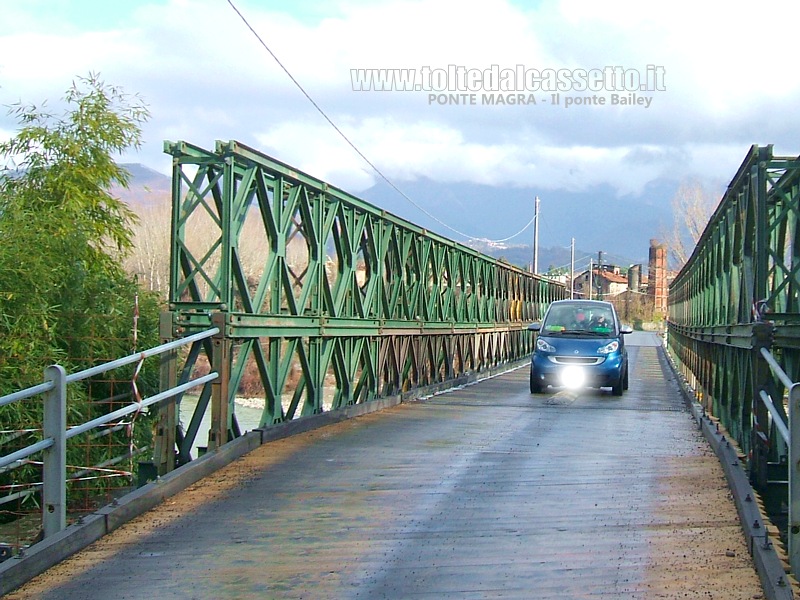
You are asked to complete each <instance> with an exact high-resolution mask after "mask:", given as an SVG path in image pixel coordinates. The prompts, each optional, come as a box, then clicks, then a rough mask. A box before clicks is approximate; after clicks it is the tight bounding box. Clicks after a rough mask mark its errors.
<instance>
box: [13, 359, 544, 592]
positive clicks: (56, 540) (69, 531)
mask: <svg viewBox="0 0 800 600" xmlns="http://www.w3.org/2000/svg"><path fill="white" fill-rule="evenodd" d="M528 361H529V359H528V358H525V359H522V360H519V361H515V362H513V363H506V364H504V365H500V366H498V367H494V368H491V369H487V370H486V371H483V372H480V373H472V374H468V375H464V376H461V377H458V378H456V379H452V380H449V381H446V382H441V383H437V384H434V385H430V386H426V387H424V388H418V389H414V390H411V391H409V392H406V393H403V394H400V395H397V396H390V397H388V398H379V399H376V400H371V401H369V402H365V403H363V404H354V405H351V406H347V407H344V408H342V409H339V410H335V411H331V412H327V413H322V414H319V415H310V416H307V417H300V418H297V419H293V420H292V421H289V422H287V423H281V424H278V425H273V426H271V427H267V428H264V429H254V430H253V431H249V432H247V433H246V434H245V435H243V436H242V437H239V438H236V439H235V440H233V441H232V442H229V443H227V444H225V445H224V446H223V447H221V448H219V449H218V450H216V451H214V452H209V453H206V454H204V455H203V456H201V457H200V458H198V459H196V460H193V461H192V462H190V463H188V464H186V465H183V466H182V467H179V468H178V469H175V470H174V471H172V472H171V473H168V474H167V475H164V476H163V477H159V478H158V479H157V480H156V481H153V482H150V483H148V484H147V485H144V486H142V487H140V488H139V489H137V490H135V491H133V492H131V493H130V494H127V495H125V496H123V497H122V498H120V499H119V500H116V501H115V502H113V503H112V504H109V505H107V506H104V507H102V508H100V509H99V510H97V511H95V512H94V513H92V514H90V515H88V516H85V517H83V518H82V519H81V520H80V521H78V522H76V523H73V524H72V525H70V526H69V527H67V528H66V529H65V530H64V531H62V532H60V533H58V534H56V535H54V536H51V537H49V538H47V539H46V540H43V541H41V542H39V543H37V544H34V545H33V546H31V547H30V548H28V549H27V550H26V551H25V553H24V554H21V555H18V556H15V557H13V558H10V559H8V560H6V561H5V562H3V563H0V596H3V595H5V594H7V593H9V592H11V591H13V590H14V589H16V588H18V587H19V586H21V585H22V584H24V583H25V582H27V581H30V580H31V579H33V578H34V577H36V576H37V575H40V574H42V573H44V572H45V571H46V570H47V569H49V568H50V567H53V566H55V565H56V564H58V563H60V562H61V561H63V560H64V559H66V558H68V557H69V556H71V555H72V554H75V553H76V552H78V551H80V550H83V549H84V548H86V547H87V546H89V545H90V544H92V543H93V542H96V541H97V540H99V539H100V538H101V537H103V536H104V535H106V534H108V533H111V532H112V531H114V530H115V529H117V528H118V527H120V526H121V525H123V524H124V523H127V522H128V521H130V520H132V519H133V518H135V517H138V516H139V515H141V514H142V513H145V512H147V511H148V510H150V509H151V508H153V507H155V506H157V505H158V504H161V503H162V502H163V501H164V500H166V499H167V498H169V497H171V496H174V495H175V494H177V493H178V492H180V491H182V490H184V489H186V488H187V487H189V486H190V485H192V484H194V483H197V482H198V481H200V480H201V479H202V478H203V477H206V476H208V475H210V474H211V473H213V472H214V471H218V470H219V469H221V468H222V467H224V466H226V465H228V464H230V463H232V462H233V461H235V460H236V459H237V458H240V457H242V456H244V455H245V454H247V453H249V452H252V451H253V450H255V449H256V448H258V447H259V446H261V445H262V444H265V443H267V442H271V441H274V440H279V439H282V438H286V437H289V436H292V435H296V434H298V433H303V432H306V431H311V430H314V429H319V428H320V427H325V426H326V425H332V424H334V423H339V422H341V421H345V420H347V419H352V418H353V417H358V416H361V415H365V414H369V413H372V412H376V411H379V410H384V409H386V408H390V407H392V406H397V405H398V404H401V403H403V402H410V401H414V400H417V399H420V398H423V397H425V396H429V395H432V394H435V393H439V392H443V391H445V390H447V389H451V388H456V387H460V386H463V385H467V384H470V383H475V382H477V381H480V380H482V379H488V378H489V377H493V376H495V375H498V374H500V373H504V372H506V371H511V370H514V369H517V368H519V367H521V366H524V365H525V364H527V363H528Z"/></svg>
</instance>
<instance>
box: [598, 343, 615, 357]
mask: <svg viewBox="0 0 800 600" xmlns="http://www.w3.org/2000/svg"><path fill="white" fill-rule="evenodd" d="M617 350H619V342H618V341H617V340H614V341H613V342H609V343H608V344H606V345H605V346H603V347H602V348H598V350H597V353H598V354H611V353H612V352H616V351H617Z"/></svg>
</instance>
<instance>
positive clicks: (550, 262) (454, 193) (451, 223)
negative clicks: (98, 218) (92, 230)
mask: <svg viewBox="0 0 800 600" xmlns="http://www.w3.org/2000/svg"><path fill="white" fill-rule="evenodd" d="M122 166H124V167H125V168H126V169H127V170H128V172H129V173H130V175H131V179H130V182H129V186H128V188H127V189H115V190H114V193H115V194H116V195H117V196H118V197H120V198H121V199H123V200H125V201H126V202H127V203H128V204H129V205H131V206H132V207H133V208H134V210H136V207H137V206H142V207H146V206H150V205H152V204H155V203H162V202H169V198H170V194H171V180H170V178H169V177H168V176H166V175H164V174H162V173H159V172H158V171H155V170H153V169H151V168H149V167H146V166H144V165H141V164H135V163H131V164H124V165H122ZM398 187H400V188H401V189H402V190H403V193H404V194H405V195H406V196H407V197H408V198H410V199H411V200H412V201H413V204H412V202H410V201H409V200H408V199H407V198H404V197H403V196H401V195H400V194H399V193H398V192H397V191H396V190H394V189H392V188H391V187H390V186H389V185H388V184H385V183H379V184H377V185H375V186H373V187H371V188H369V189H367V190H365V191H363V192H361V193H358V194H354V195H356V196H358V197H360V198H362V199H363V200H365V201H367V202H369V203H371V204H373V205H374V206H376V207H378V208H380V209H382V210H386V211H387V212H390V213H393V214H395V215H397V216H399V217H402V218H404V219H406V220H408V221H411V222H413V223H416V224H417V225H419V226H421V227H424V228H426V229H428V230H430V231H435V232H437V233H439V234H441V235H443V236H445V237H448V238H450V239H454V240H456V241H460V242H461V243H464V244H465V245H469V246H471V247H474V248H475V249H476V250H479V251H480V252H483V253H486V254H489V255H490V256H494V257H497V258H504V259H505V260H507V261H508V262H509V263H511V264H514V265H517V266H520V267H523V268H528V267H529V266H530V265H531V263H532V261H533V258H532V257H533V227H532V226H531V227H529V228H528V229H526V230H525V231H524V232H522V233H521V234H520V235H518V236H515V237H514V238H513V239H509V240H506V241H503V242H498V241H496V240H498V239H502V238H505V237H508V236H510V235H512V234H514V233H517V232H518V231H519V230H520V229H522V228H523V227H524V226H525V224H526V223H528V222H529V221H530V220H531V219H532V217H533V213H534V199H535V192H534V191H532V190H530V189H525V188H518V187H495V186H487V185H476V184H468V183H441V182H434V181H430V180H425V179H420V180H416V181H407V182H403V183H402V185H398ZM676 187H677V184H676V183H675V182H671V181H666V180H663V181H657V182H655V183H652V184H650V185H649V186H647V187H646V188H645V189H644V191H643V192H642V193H641V194H638V195H628V196H618V195H617V194H616V193H615V191H614V190H612V189H611V188H610V187H607V186H596V187H594V188H591V189H589V190H587V191H582V192H571V191H566V190H554V191H543V192H541V195H540V206H539V257H538V258H539V260H538V266H539V269H538V270H539V272H545V271H547V270H548V268H549V267H551V266H553V267H567V268H568V267H569V265H570V242H571V238H574V239H575V269H576V270H584V269H586V268H587V267H588V262H589V258H593V259H595V260H596V259H597V256H598V251H602V252H603V257H604V262H606V263H609V262H610V263H611V264H616V265H619V266H622V267H627V266H629V265H631V264H637V263H638V264H644V265H646V264H647V258H648V252H649V247H650V240H651V239H653V238H656V239H657V238H659V237H661V236H663V232H665V231H667V230H668V229H669V228H670V226H671V224H672V218H673V217H672V210H671V205H670V199H671V197H672V194H673V193H674V191H675V189H676ZM415 204H416V205H418V206H420V207H424V209H425V212H423V210H421V209H420V208H418V206H415ZM426 213H428V214H426ZM453 230H456V231H458V232H463V233H465V234H467V235H468V236H475V237H474V238H473V239H471V240H470V239H468V238H467V237H466V236H463V235H458V234H456V233H455V232H454V231H453Z"/></svg>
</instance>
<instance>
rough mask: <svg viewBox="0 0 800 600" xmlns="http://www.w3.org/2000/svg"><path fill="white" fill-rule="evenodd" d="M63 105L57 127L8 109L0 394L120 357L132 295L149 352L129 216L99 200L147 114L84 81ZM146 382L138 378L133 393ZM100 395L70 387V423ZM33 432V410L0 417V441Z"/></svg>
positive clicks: (152, 315)
mask: <svg viewBox="0 0 800 600" xmlns="http://www.w3.org/2000/svg"><path fill="white" fill-rule="evenodd" d="M64 100H65V103H66V108H65V110H64V113H63V115H61V116H56V115H54V114H51V113H49V112H46V111H45V110H44V108H43V106H44V105H42V107H37V106H34V105H23V104H18V105H15V106H14V107H12V109H11V111H10V112H11V114H12V115H14V116H16V118H17V120H18V123H19V125H20V129H19V130H18V132H17V133H16V135H14V136H13V137H12V138H11V139H10V140H8V141H6V142H4V143H2V144H0V161H1V162H0V165H2V170H0V240H3V241H2V244H0V393H9V392H12V391H14V390H16V389H20V388H24V387H28V386H30V385H34V384H37V383H41V381H42V377H43V370H44V368H45V367H46V366H47V365H49V364H52V363H55V362H58V363H60V364H62V365H64V366H65V368H67V370H68V371H69V370H77V369H79V368H80V369H82V368H86V367H87V366H90V365H91V364H92V363H93V362H99V361H101V360H108V359H109V358H116V357H119V356H123V355H125V354H128V353H129V352H130V351H131V349H132V348H131V345H132V341H131V337H132V336H131V328H132V321H133V311H134V302H135V298H136V297H137V295H138V296H139V299H140V307H139V311H140V317H139V324H140V329H141V334H140V340H141V341H140V343H141V345H142V346H144V345H145V344H148V345H155V343H157V340H158V310H159V307H158V304H157V302H156V300H155V298H153V297H149V296H147V295H146V294H140V293H139V290H138V288H137V286H136V284H135V282H134V281H133V280H132V279H131V278H130V277H128V276H127V275H126V274H125V272H124V270H123V269H122V266H121V260H120V256H121V255H123V254H124V253H125V252H126V251H127V250H128V249H129V248H130V247H131V241H132V239H131V235H132V234H131V226H132V223H133V222H134V221H135V215H134V214H133V213H132V212H131V211H130V209H129V208H128V207H127V206H126V205H125V204H124V203H123V202H122V201H121V200H119V199H117V198H115V197H113V196H112V195H111V194H110V193H109V191H108V190H109V189H110V188H111V187H112V186H113V185H115V184H116V185H122V186H124V185H126V183H127V181H128V173H127V172H126V171H125V170H124V169H123V168H122V167H120V166H119V165H117V164H116V162H115V161H114V158H113V157H114V155H118V154H120V153H122V152H124V151H125V150H127V149H129V148H138V147H139V145H140V143H141V129H140V125H141V124H142V123H143V122H144V121H145V120H146V118H147V116H148V113H147V109H146V107H145V106H144V104H143V103H142V102H141V100H140V99H138V98H136V97H131V96H127V95H125V94H124V93H123V92H122V91H121V90H119V89H118V88H114V87H108V86H106V85H105V84H104V83H103V82H102V81H101V80H100V78H99V77H98V76H97V75H94V74H91V75H89V76H88V77H87V78H81V79H78V81H77V82H76V83H73V85H72V87H71V88H70V89H69V90H68V91H67V93H66V96H65V98H64ZM155 380H156V377H155V376H154V375H152V374H149V373H146V374H143V375H142V376H141V377H140V379H139V381H140V383H139V388H140V389H143V390H147V389H148V386H149V385H152V382H154V381H155ZM148 382H150V383H148ZM103 387H104V386H103V385H102V384H98V383H94V384H92V387H91V388H89V387H88V384H87V387H78V386H75V385H70V386H69V400H68V420H69V421H70V422H75V421H76V420H79V419H81V418H85V417H86V416H87V414H89V412H90V411H97V407H96V406H93V405H92V404H91V402H90V400H91V397H92V396H94V397H95V398H97V397H98V396H101V395H102V394H103V393H104V390H103ZM40 423H41V403H40V402H35V401H30V402H23V403H15V404H13V405H9V406H7V407H3V408H2V409H0V429H3V430H6V431H11V430H17V431H21V430H24V429H27V428H33V429H35V428H37V427H40V426H41V425H40ZM16 437H19V436H16ZM7 441H8V440H7V439H6V438H3V439H0V444H3V443H4V442H7ZM29 441H30V440H29V439H26V438H25V437H24V436H22V437H21V438H20V439H19V442H20V443H22V445H25V444H27V443H29ZM7 448H8V445H7V444H4V450H6V449H7ZM78 460H81V462H79V463H72V464H86V458H85V457H83V458H82V459H78Z"/></svg>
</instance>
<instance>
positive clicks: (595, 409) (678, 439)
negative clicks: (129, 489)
mask: <svg viewBox="0 0 800 600" xmlns="http://www.w3.org/2000/svg"><path fill="white" fill-rule="evenodd" d="M659 341H660V340H659V338H658V337H656V336H655V335H653V334H649V333H639V332H637V333H635V334H633V335H631V336H629V352H630V359H631V379H630V389H629V390H628V391H627V392H626V393H625V395H624V396H623V397H621V398H617V397H614V396H613V395H612V394H611V392H610V390H594V391H583V392H567V391H563V390H562V391H559V390H553V389H550V390H549V393H547V394H542V395H540V396H532V395H531V394H529V392H528V370H527V369H526V368H521V369H518V370H515V371H512V372H509V373H505V374H503V375H499V376H497V377H494V378H492V379H488V380H485V381H482V382H479V383H477V384H474V385H471V386H467V387H464V388H462V389H457V390H452V391H450V392H447V393H444V394H440V395H437V396H432V397H429V398H426V399H422V400H418V401H414V402H410V403H406V404H402V405H399V406H397V407H394V408H390V409H386V410H383V411H380V412H377V413H372V414H369V415H365V416H361V417H358V418H355V419H351V420H349V421H347V422H343V423H339V424H335V425H330V426H328V427H324V428H322V429H318V430H315V431H311V432H307V433H303V434H299V435H296V436H293V437H291V438H287V439H284V440H279V441H275V442H270V443H268V444H265V445H263V446H261V447H259V448H258V449H256V450H255V451H254V452H252V453H250V454H248V455H247V456H245V457H243V458H241V459H239V460H237V461H235V462H234V463H232V464H231V465H229V466H228V467H226V468H225V469H223V470H221V471H219V472H217V473H215V474H214V475H212V476H211V477H209V478H206V479H204V480H202V481H201V482H200V483H199V484H196V485H194V486H192V487H190V488H189V489H187V490H185V491H184V492H182V493H180V494H179V495H178V496H175V497H174V498H172V499H170V500H168V501H167V502H166V503H164V504H163V505H161V506H159V507H158V508H156V509H154V510H152V511H150V512H148V513H146V514H144V515H142V516H140V517H138V518H136V519H135V520H133V521H131V522H130V523H128V524H126V525H124V526H123V527H121V528H120V529H118V530H116V531H115V532H114V533H112V534H110V535H108V536H106V537H104V538H102V539H101V540H99V541H98V542H96V543H94V544H93V545H91V546H89V547H88V548H87V549H85V550H84V551H82V552H79V553H78V554H76V555H74V556H73V557H71V558H70V559H68V560H66V561H65V562H63V563H61V564H60V565H58V566H56V567H54V568H53V569H50V570H49V571H48V572H46V573H44V574H43V575H41V576H39V577H38V578H36V579H34V580H32V581H31V582H30V583H28V584H26V585H25V586H24V587H22V588H20V589H19V590H17V591H15V592H12V593H10V594H8V595H7V596H6V598H8V599H9V600H19V599H22V598H42V599H48V600H72V599H81V600H89V599H95V598H97V599H103V600H107V599H111V598H114V599H124V598H129V599H134V598H159V599H172V598H197V599H215V600H217V599H229V598H264V599H266V598H336V599H339V598H368V599H371V598H415V599H417V598H420V599H421V598H425V599H428V598H430V599H433V598H437V599H455V598H459V599H473V598H558V599H559V600H563V599H570V598H576V599H579V598H593V599H594V598H614V599H616V598H703V599H708V598H715V599H721V598H736V599H742V598H760V597H762V596H761V594H762V590H761V587H760V584H759V581H758V577H757V575H756V573H755V570H754V568H753V566H752V563H751V559H750V556H749V553H748V550H747V548H746V546H745V542H744V536H743V534H742V531H741V528H740V525H739V521H738V518H737V515H736V510H735V508H734V505H733V502H732V501H731V498H730V494H729V492H728V488H727V485H726V482H725V479H724V476H723V473H722V470H721V468H720V466H719V462H718V460H717V458H716V456H715V455H714V454H713V453H712V452H711V450H710V449H709V447H708V445H707V443H706V442H705V440H704V439H703V437H702V436H701V434H700V433H699V432H698V430H697V427H696V426H695V423H694V421H693V420H692V419H691V417H690V415H689V413H688V412H687V411H686V409H685V407H684V405H683V401H682V399H681V397H680V394H679V393H678V388H677V383H676V382H675V381H674V379H673V377H672V375H671V373H670V372H669V369H668V367H667V366H666V364H665V362H664V358H663V357H662V356H661V355H660V352H661V351H660V350H659V348H658V344H659Z"/></svg>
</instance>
